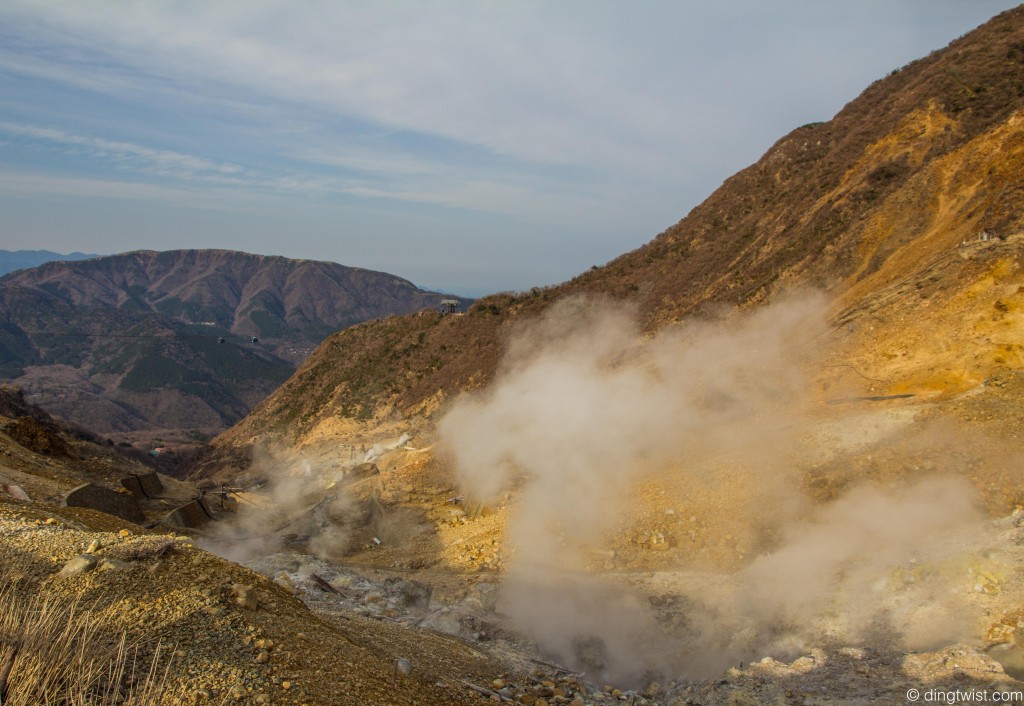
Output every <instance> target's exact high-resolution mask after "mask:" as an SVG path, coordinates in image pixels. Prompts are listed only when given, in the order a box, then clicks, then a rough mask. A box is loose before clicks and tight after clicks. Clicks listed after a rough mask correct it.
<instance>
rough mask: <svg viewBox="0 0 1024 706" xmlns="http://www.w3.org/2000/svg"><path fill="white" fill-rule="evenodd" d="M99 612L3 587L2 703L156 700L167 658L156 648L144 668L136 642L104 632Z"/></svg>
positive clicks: (36, 705) (138, 705) (68, 705)
mask: <svg viewBox="0 0 1024 706" xmlns="http://www.w3.org/2000/svg"><path fill="white" fill-rule="evenodd" d="M106 622H107V621H106V619H105V617H104V616H103V614H102V611H97V610H91V609H87V608H84V607H83V606H81V605H80V604H79V603H78V601H74V600H62V599H58V598H53V597H52V596H40V595H36V596H34V597H31V598H27V597H25V596H24V595H21V594H19V593H16V592H15V591H14V590H12V589H11V588H10V587H5V588H3V589H0V703H2V704H3V706H58V705H59V706H108V705H110V706H112V705H113V704H120V705H122V706H151V705H152V706H156V705H157V704H160V703H162V702H163V700H164V692H165V685H166V679H167V675H168V671H169V669H170V666H171V663H170V659H169V658H168V659H167V660H166V666H165V667H164V669H163V670H162V673H161V669H160V666H159V665H160V662H161V661H164V660H162V659H161V652H162V651H163V650H162V648H161V647H160V646H157V648H156V651H155V654H154V657H153V659H152V661H151V662H150V665H149V667H148V668H145V667H143V666H142V665H141V664H140V659H139V656H140V655H139V649H138V646H134V647H133V646H131V645H129V644H127V641H126V639H125V635H124V634H123V633H122V634H120V636H116V635H114V636H112V633H111V631H109V630H105V629H104V627H105V623H106Z"/></svg>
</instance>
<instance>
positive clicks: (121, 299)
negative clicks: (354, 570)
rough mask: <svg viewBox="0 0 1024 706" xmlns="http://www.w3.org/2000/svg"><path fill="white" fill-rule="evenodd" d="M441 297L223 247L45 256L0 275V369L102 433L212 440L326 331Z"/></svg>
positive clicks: (379, 278) (401, 283)
mask: <svg viewBox="0 0 1024 706" xmlns="http://www.w3.org/2000/svg"><path fill="white" fill-rule="evenodd" d="M446 298H448V297H447V296H446V295H441V294H436V293H432V292H426V291H423V290H420V289H418V288H417V287H415V286H414V285H413V284H412V283H411V282H408V281H407V280H404V279H401V278H399V277H396V276H394V275H389V274H386V273H381V272H372V271H369V270H363V269H358V268H352V267H345V266H343V265H338V264H335V263H330V262H316V261H310V260H290V259H287V258H283V257H264V256H259V255H250V254H247V253H240V252H232V251H225V250H179V251H171V252H153V251H137V252H131V253H125V254H122V255H114V256H109V257H99V258H94V259H91V260H87V261H82V262H51V263H47V264H44V265H42V266H40V267H37V268H34V269H30V270H22V271H19V272H15V273H11V274H9V275H7V276H6V277H3V278H0V312H2V314H0V316H2V326H0V369H2V371H3V374H4V375H5V377H7V378H8V379H10V380H12V381H14V382H15V383H16V384H19V385H21V386H23V387H25V388H26V391H28V392H29V393H30V394H35V395H37V396H36V397H34V398H33V401H34V402H37V403H38V404H40V405H42V406H43V407H45V408H46V409H47V410H49V411H50V412H52V413H55V414H58V415H60V416H62V417H64V418H67V419H71V420H74V421H77V422H79V423H81V424H83V425H84V426H87V427H90V428H94V429H97V430H98V431H100V432H101V433H104V434H109V433H118V432H130V431H140V430H151V431H153V432H156V433H158V434H162V432H163V431H164V430H171V432H173V431H174V430H178V431H182V430H186V431H187V430H191V431H192V432H193V433H199V434H212V433H216V432H217V431H220V430H221V429H223V428H225V427H226V426H229V425H230V424H232V423H233V422H235V421H237V420H238V419H239V418H240V417H241V416H243V415H244V414H245V413H246V411H247V410H248V409H249V408H250V407H251V406H252V405H253V404H255V403H256V402H257V401H259V400H260V399H262V398H263V397H265V396H266V395H267V394H268V393H269V392H270V391H271V390H273V389H274V388H275V387H276V386H277V385H279V384H280V383H281V382H282V381H283V380H284V379H285V378H287V377H288V375H289V374H290V373H291V372H292V370H293V369H294V365H295V364H296V363H297V362H299V361H301V360H302V359H303V358H304V357H305V356H306V355H307V354H308V353H309V351H311V350H312V349H313V348H314V347H315V346H316V345H317V344H318V343H319V342H320V341H321V340H323V338H324V337H325V336H327V335H328V334H330V333H332V332H334V331H337V330H339V329H343V328H345V327H346V326H349V325H351V324H353V323H357V322H360V321H365V320H367V319H372V318H375V317H380V316H386V315H390V314H395V313H408V312H412V311H418V310H420V309H424V308H432V307H437V306H438V305H439V304H440V302H441V301H442V300H443V299H446ZM463 301H467V300H463ZM221 339H223V342H221ZM164 436H166V434H165V435H164Z"/></svg>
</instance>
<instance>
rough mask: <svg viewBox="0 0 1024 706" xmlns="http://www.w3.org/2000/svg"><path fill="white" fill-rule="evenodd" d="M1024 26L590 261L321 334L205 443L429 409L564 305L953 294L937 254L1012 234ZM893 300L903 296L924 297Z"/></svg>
mask: <svg viewBox="0 0 1024 706" xmlns="http://www.w3.org/2000/svg"><path fill="white" fill-rule="evenodd" d="M1022 17H1024V9H1020V8H1018V9H1016V10H1013V11H1010V12H1007V13H1004V14H1003V15H1000V16H999V17H996V18H995V19H993V20H992V21H991V22H989V23H988V24H986V25H984V26H983V27H981V28H979V29H978V30H976V31H974V32H972V33H970V34H969V35H967V36H965V37H963V38H961V39H959V40H957V41H955V42H953V43H952V44H951V45H950V46H949V47H947V48H945V49H943V50H941V51H936V52H934V53H933V54H931V55H930V56H928V57H926V58H923V59H920V60H918V61H915V62H913V63H911V64H909V65H907V66H905V67H903V68H902V69H899V70H897V71H894V72H893V73H892V74H890V75H889V76H888V77H886V78H884V79H882V80H879V81H877V82H876V83H874V84H872V85H871V86H870V87H869V88H868V89H867V90H866V91H865V92H864V93H863V94H862V95H861V96H859V97H858V98H857V99H856V100H854V101H852V102H851V103H850V104H849V105H847V106H846V107H845V108H844V109H843V110H842V111H841V112H840V113H839V114H838V115H837V116H835V118H833V119H832V120H830V121H828V122H825V123H817V124H812V125H806V126H803V127H800V128H797V129H796V130H794V131H793V132H792V133H790V134H789V135H787V136H786V137H784V138H782V139H781V140H779V141H778V142H777V143H776V144H775V145H774V146H772V148H771V149H769V150H768V152H767V153H766V154H765V155H764V156H763V157H762V158H761V159H760V160H759V161H758V162H757V163H756V164H754V165H752V166H750V167H748V168H747V169H745V170H743V171H741V172H740V173H738V174H737V175H735V176H734V177H732V178H731V179H729V180H727V181H726V182H725V183H724V184H723V185H722V187H721V188H719V189H718V190H717V191H716V192H715V193H714V194H712V195H711V196H710V197H709V198H708V199H707V201H705V202H704V203H703V204H701V205H700V206H698V207H697V208H695V209H694V210H693V211H692V212H691V213H690V214H689V215H688V216H687V217H686V218H684V219H683V220H681V221H680V222H679V223H678V224H676V225H675V226H673V227H672V228H670V229H668V230H667V231H665V232H664V233H662V234H660V235H659V236H657V237H656V238H655V239H654V240H653V241H651V242H650V243H648V244H646V245H644V246H642V247H640V248H638V249H637V250H635V251H633V252H630V253H627V254H625V255H623V256H622V257H619V258H617V259H615V260H613V261H612V262H610V263H608V264H607V265H605V266H603V267H597V268H594V269H592V270H590V271H588V272H586V273H583V274H581V275H580V276H578V277H576V278H575V279H573V280H572V281H570V282H567V283H565V284H563V285H560V286H558V287H553V288H548V289H543V290H533V291H530V292H525V293H520V294H516V295H494V296H491V297H488V298H486V299H484V300H480V301H478V302H477V303H476V304H475V305H474V306H473V307H472V308H471V309H470V310H469V311H468V313H467V314H466V315H465V316H460V317H442V316H437V315H434V314H430V313H422V314H418V315H412V316H407V317H393V318H390V319H387V320H384V321H378V322H372V323H369V324H363V325H360V326H356V327H353V328H351V329H349V330H347V331H345V332H343V333H341V334H338V335H335V336H332V337H330V338H329V339H327V341H325V343H324V345H323V346H322V347H321V348H320V349H318V350H317V352H316V353H315V354H314V355H313V356H312V357H311V358H310V359H309V360H308V361H307V362H306V363H305V364H304V366H303V367H302V368H301V369H300V370H299V371H298V373H297V374H296V375H295V376H293V377H292V378H291V379H290V380H289V381H288V382H287V383H285V384H284V385H283V386H282V387H281V388H280V389H279V390H278V391H277V392H275V394H274V395H272V396H271V397H270V398H269V399H267V400H266V401H265V402H264V403H262V404H260V405H259V406H258V407H257V408H256V409H254V410H253V413H252V414H251V415H250V416H248V417H247V418H246V419H245V420H244V421H243V422H241V423H240V424H239V425H238V426H236V427H235V428H233V429H232V430H230V431H229V432H228V433H227V434H225V435H223V436H222V437H221V438H220V439H218V441H217V442H216V443H217V445H218V446H219V447H220V448H222V449H227V448H229V447H230V448H238V447H244V446H246V445H248V444H250V443H251V442H252V441H254V440H256V439H260V440H261V441H266V440H267V438H268V437H274V436H277V437H280V438H281V439H282V440H284V441H285V442H286V443H294V442H301V441H302V440H303V439H304V438H307V437H309V436H310V435H315V434H317V433H318V432H317V429H318V428H319V427H321V426H322V427H323V430H329V429H330V428H334V427H337V428H338V429H340V430H342V431H343V432H344V431H345V430H348V429H350V428H352V425H353V424H355V425H357V426H360V428H364V429H366V428H372V427H373V425H374V423H375V421H374V420H378V421H379V420H382V419H388V418H393V417H396V416H397V417H419V416H422V415H423V414H427V415H428V416H429V415H431V414H432V413H433V412H435V411H437V410H439V409H442V408H443V403H444V402H445V401H450V400H451V399H452V398H453V396H454V395H456V394H457V393H458V392H459V391H462V390H470V389H476V388H479V387H481V386H483V385H485V384H486V383H487V382H488V381H489V380H491V379H492V378H493V376H494V373H495V370H496V369H497V365H498V361H499V359H500V355H501V351H502V347H503V345H504V341H505V338H506V336H507V334H508V331H509V330H510V329H511V328H512V327H514V326H515V325H516V323H517V322H518V321H520V320H523V319H529V318H531V317H535V316H537V315H538V314H540V313H541V312H542V311H544V310H546V309H547V308H548V307H549V306H550V305H551V303H553V302H555V301H557V300H559V299H561V298H564V297H566V296H570V295H573V294H580V293H584V294H591V295H601V296H609V297H612V298H614V299H616V300H622V301H627V302H630V303H632V304H633V305H634V306H636V307H637V309H638V310H639V316H640V318H641V321H642V324H643V326H644V328H645V329H647V330H656V329H659V328H661V327H663V326H665V325H667V324H671V323H673V322H678V321H681V320H683V319H685V318H686V317H689V316H698V317H700V316H708V315H714V314H717V313H720V312H721V311H722V310H723V307H724V308H728V307H736V306H738V307H747V306H750V305H753V304H757V303H761V302H765V301H770V300H771V299H772V298H773V297H775V296H776V295H777V294H778V293H780V292H783V291H786V290H787V289H790V288H792V287H796V286H801V285H803V286H814V287H818V288H821V289H823V290H824V291H825V292H827V293H828V294H829V296H830V297H832V298H833V299H834V300H835V301H836V307H837V311H838V308H844V309H845V310H847V311H849V312H855V311H857V307H858V305H864V306H866V305H867V302H868V301H870V300H871V298H872V297H874V296H877V295H878V292H880V291H881V290H883V289H884V288H886V287H888V286H891V285H893V284H894V283H898V282H902V281H906V280H913V279H915V278H918V277H925V276H926V277H928V278H930V281H929V285H928V287H927V291H936V290H941V291H949V290H963V289H965V288H966V285H967V282H968V280H969V279H970V277H972V276H973V275H972V273H971V271H970V266H969V262H968V261H967V260H956V259H953V260H951V261H950V264H949V266H945V267H942V268H941V269H940V270H937V271H930V270H929V268H930V267H932V265H933V263H934V261H935V260H936V259H937V258H938V259H942V258H946V257H948V256H949V255H951V254H953V253H955V252H957V249H958V247H959V246H960V244H961V243H964V242H972V241H977V240H980V239H982V238H989V239H992V238H995V239H1000V240H1003V239H1010V238H1012V237H1013V236H1015V235H1016V234H1017V233H1019V232H1020V231H1021V229H1022V214H1024V211H1022V204H1024V198H1022V189H1024V181H1022V177H1021V175H1022V174H1024V168H1022V167H1024V164H1022V160H1024V148H1022V132H1024V123H1022V120H1024V115H1022V114H1021V112H1020V111H1021V109H1022V107H1024V22H1022ZM964 268H967V269H966V270H965V269H964ZM925 273H928V274H927V275H926V274H925ZM903 293H904V294H905V295H907V296H908V299H907V301H910V302H917V301H918V299H919V298H920V294H921V293H920V292H919V291H916V290H915V292H905V291H904V292H903ZM930 312H931V313H932V315H933V316H935V317H938V318H941V319H942V320H943V321H947V322H949V323H952V319H951V318H950V316H959V314H955V313H954V312H950V316H943V314H942V313H941V312H940V311H938V310H937V309H936V308H932V309H931V310H930ZM854 315H855V314H852V313H851V314H849V315H847V316H845V317H844V318H843V320H842V323H843V324H846V323H851V322H849V321H847V319H848V318H849V317H850V316H854ZM837 321H838V319H837ZM934 364H935V365H942V364H943V363H942V362H941V361H938V360H936V361H934ZM1009 365H1014V364H1013V363H1009ZM985 374H986V373H985V371H984V370H980V369H979V370H976V371H973V372H972V375H973V376H974V377H975V378H978V376H980V378H984V377H985ZM875 377H882V376H875ZM325 433H329V432H328V431H325Z"/></svg>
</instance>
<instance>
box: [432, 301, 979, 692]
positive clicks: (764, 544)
mask: <svg viewBox="0 0 1024 706" xmlns="http://www.w3.org/2000/svg"><path fill="white" fill-rule="evenodd" d="M825 308H826V307H825V301H824V299H823V298H822V297H820V296H817V295H805V296H800V297H794V298H790V299H788V300H786V301H783V302H781V303H779V304H776V305H773V306H769V307H763V308H760V309H758V310H756V311H753V312H751V313H748V314H743V315H739V314H737V315H734V316H731V317H727V318H725V319H723V320H720V321H716V322H713V323H688V324H686V325H685V326H679V327H673V328H670V329H668V330H667V331H665V332H663V333H660V334H658V335H655V336H644V335H642V333H641V332H640V330H639V329H638V327H637V325H636V323H635V316H634V312H633V311H632V310H631V309H629V308H628V307H625V306H622V305H619V304H613V303H609V302H607V301H594V300H588V299H583V298H576V299H570V300H567V301H563V302H561V303H560V304H558V305H556V306H555V307H553V308H552V309H551V311H550V312H549V313H548V314H547V315H546V316H545V317H543V318H542V319H540V320H538V321H535V322H533V323H531V324H529V325H527V326H525V327H523V328H521V329H520V330H519V331H518V332H517V334H516V335H515V336H514V337H513V338H512V340H511V343H510V346H509V350H508V354H507V356H506V359H505V361H504V364H503V367H502V369H501V370H500V371H499V374H498V376H497V378H496V380H495V382H494V384H493V385H492V386H491V387H490V388H489V389H487V390H485V391H483V392H482V393H479V394H477V395H474V396H470V397H466V398H463V399H461V400H459V401H458V402H457V403H456V404H455V405H454V406H453V408H452V409H451V411H450V412H449V413H448V414H447V415H446V417H445V418H444V419H443V420H442V422H441V423H440V425H439V433H440V436H441V439H442V445H443V447H444V448H445V449H446V452H447V453H448V455H449V456H450V458H451V460H452V461H453V463H454V466H455V468H456V472H457V474H458V478H459V481H460V483H461V484H462V486H463V488H464V489H465V492H466V493H467V494H470V495H472V496H474V497H475V498H477V499H478V500H480V501H483V502H488V501H492V500H494V499H495V498H498V497H499V496H500V495H501V494H502V493H503V492H506V491H508V490H514V491H515V494H514V495H515V498H516V499H515V506H514V510H513V515H512V518H511V519H510V521H509V526H508V528H507V536H506V541H507V542H508V544H509V545H510V546H509V549H510V552H511V556H512V559H511V560H510V564H509V566H508V572H507V577H506V581H505V584H504V588H503V598H502V604H501V605H500V608H501V610H502V611H503V612H504V613H506V614H507V615H509V617H510V620H511V621H512V622H513V623H514V624H515V626H516V627H518V628H520V629H522V630H524V631H526V632H527V633H528V634H530V635H531V636H532V637H534V638H535V639H536V640H537V641H538V643H540V644H541V645H542V647H544V648H545V649H546V650H547V651H548V652H549V653H550V654H552V655H553V656H554V657H556V658H558V659H562V660H565V661H567V662H571V663H573V664H574V665H576V666H579V667H582V668H584V669H587V670H588V673H589V674H590V675H591V676H594V677H598V676H599V675H600V676H603V677H605V678H611V677H614V678H617V679H623V680H630V679H632V680H639V679H641V678H644V677H645V676H649V675H650V674H652V673H660V674H662V675H669V676H673V677H674V676H681V675H684V674H685V675H687V676H690V677H697V676H709V675H712V674H715V673H716V672H719V671H720V670H721V669H722V668H723V667H725V666H728V665H729V664H735V663H737V662H738V661H740V660H742V659H750V658H752V657H757V656H763V655H765V654H770V653H773V652H775V653H777V652H779V651H785V650H790V649H799V648H800V647H801V646H802V644H803V641H806V640H810V639H819V638H821V637H822V636H824V637H826V638H831V639H836V640H840V641H844V640H848V641H863V640H866V639H869V638H870V639H876V638H877V639H881V638H880V636H884V637H885V639H886V640H889V641H891V642H894V643H899V644H903V645H908V646H912V647H919V646H923V645H926V644H927V643H929V641H930V640H933V639H935V640H938V639H948V638H950V637H951V636H955V635H956V633H957V632H958V631H959V630H961V629H962V628H963V627H964V626H963V625H962V622H963V621H960V620H954V619H953V618H952V616H953V615H955V614H961V615H962V614H963V613H962V611H959V613H958V606H956V605H954V601H953V599H952V598H951V594H950V591H949V590H948V584H949V581H948V576H946V575H945V574H943V573H942V571H939V570H933V571H932V570H930V571H929V572H923V573H922V572H918V573H919V574H920V575H916V576H915V578H914V581H913V582H912V583H913V584H914V585H913V586H911V587H909V588H907V587H905V586H904V587H901V588H906V589H907V590H905V591H903V593H902V594H900V595H902V599H900V600H895V599H894V601H890V602H885V601H882V600H880V599H879V597H878V591H879V590H880V588H879V587H880V586H883V585H887V582H889V583H891V582H892V581H893V580H894V579H893V576H895V575H903V574H899V571H901V570H902V568H901V567H910V568H909V569H907V570H908V571H910V570H912V569H913V567H914V566H918V567H920V566H923V565H925V564H927V565H928V566H936V565H939V564H942V562H943V561H946V559H948V557H949V555H950V553H951V551H953V550H954V549H956V550H959V549H957V548H956V547H954V545H953V543H952V542H951V541H950V540H949V539H948V537H946V534H948V533H950V532H954V533H958V536H960V537H961V538H962V537H963V534H964V533H963V530H965V529H966V528H973V527H976V526H977V525H978V523H979V521H980V519H981V517H982V516H981V513H980V511H979V510H978V509H977V508H976V506H975V504H974V502H973V500H972V498H973V491H972V489H971V488H970V487H969V485H968V484H967V483H966V482H964V481H960V480H956V479H950V478H939V479H936V480H931V481H925V482H924V483H922V484H919V485H917V486H915V487H912V488H910V489H908V490H904V491H900V492H883V491H881V490H878V489H871V488H863V489H859V490H854V491H853V492H850V493H848V494H847V495H845V496H844V497H842V498H841V499H840V500H838V501H837V502H835V503H833V504H831V505H829V506H825V507H819V508H813V507H811V506H809V503H808V501H807V500H806V499H805V494H804V493H802V492H801V491H800V482H801V479H802V475H801V474H802V472H803V471H804V470H806V465H807V463H809V459H812V458H819V457H820V453H819V452H818V451H817V450H816V449H815V448H814V447H815V445H816V442H815V437H814V434H813V433H812V429H813V427H814V425H815V424H817V423H819V422H820V420H817V419H815V417H814V416H813V415H814V414H815V413H816V412H815V411H814V408H813V406H812V405H811V402H812V399H811V398H812V395H810V394H809V390H810V389H811V387H812V386H811V379H812V374H813V370H814V364H815V363H816V362H817V359H818V356H819V354H820V350H819V348H820V344H819V342H820V341H822V340H825V339H826V338H827V337H823V336H822V335H821V334H822V333H824V332H825V331H826V330H827V329H826V323H825ZM819 407H820V405H819ZM666 475H667V476H668V478H669V481H668V482H667V487H669V489H670V492H671V493H674V495H673V497H675V498H677V499H678V502H679V504H680V506H681V507H683V506H685V507H686V508H688V509H687V513H689V512H690V511H692V510H693V509H694V508H697V509H703V510H704V511H705V512H709V513H712V514H713V513H714V512H718V513H722V512H728V513H735V515H736V516H735V517H733V518H731V520H732V521H733V523H734V526H736V527H737V528H738V529H737V533H739V534H742V533H745V535H744V536H748V537H753V538H754V539H753V540H752V545H751V546H753V547H754V549H755V552H756V553H758V554H760V556H758V557H757V558H755V559H754V560H753V561H750V560H747V561H746V562H745V564H746V566H745V568H743V569H742V570H741V571H739V572H737V573H734V574H732V575H731V576H729V577H728V578H721V577H719V578H716V579H714V580H711V579H709V580H707V581H705V582H703V583H700V582H698V583H696V584H694V583H693V582H690V583H688V584H686V585H679V586H668V588H670V589H671V591H673V592H676V593H678V594H680V595H682V596H683V597H684V600H683V601H682V604H681V605H682V607H681V608H680V613H681V614H680V615H676V616H674V617H675V618H676V619H675V621H674V622H672V624H671V626H670V627H671V629H668V628H669V626H668V625H667V622H666V620H665V619H664V618H665V616H663V615H662V616H656V615H655V614H654V613H653V612H652V609H651V605H650V603H648V601H647V600H646V598H645V597H642V596H638V595H635V594H633V593H631V592H629V591H627V590H625V589H624V588H623V582H622V581H621V580H618V579H615V580H613V579H612V578H609V577H604V576H602V575H599V574H597V573H594V572H593V571H592V569H593V568H594V567H593V563H592V561H591V559H592V557H593V556H594V555H595V552H601V551H602V550H603V549H604V548H605V547H606V546H607V544H608V542H609V540H610V539H611V538H612V537H613V536H615V534H616V533H621V532H624V531H628V527H629V523H630V522H631V521H632V519H634V518H635V517H636V516H637V512H638V511H637V509H636V507H634V505H633V499H634V498H635V497H636V495H635V493H636V488H637V486H638V484H640V483H642V482H644V481H645V480H646V479H649V478H652V477H655V476H658V477H661V478H662V479H663V480H664V478H665V477H666ZM726 483H728V484H731V485H729V487H730V488H732V490H731V491H730V492H731V494H732V495H731V497H733V498H735V502H734V503H730V504H729V505H728V506H727V507H725V508H723V507H710V506H706V503H705V505H702V504H701V503H702V498H705V497H706V493H707V489H708V488H709V487H712V488H713V487H715V486H716V485H720V486H723V487H724V486H725V484H726ZM936 508H941V511H938V512H937V511H936V510H935V509H936ZM674 541H675V542H676V543H677V544H682V543H684V542H685V541H687V540H685V538H682V537H678V538H676V539H675V540H674ZM957 547H959V545H957ZM681 551H682V550H680V552H681ZM680 555H683V554H682V553H681V554H680ZM733 560H735V557H733ZM734 563H735V562H734ZM678 568H680V569H684V568H686V567H685V566H679V567H678ZM894 572H896V574H894ZM666 581H670V579H666ZM901 601H902V602H901ZM921 606H926V607H927V611H926V612H927V620H926V621H922V620H918V619H917V618H920V617H921V616H922V615H923V613H921V610H923V608H921ZM923 623H927V624H928V626H929V629H927V630H925V629H922V628H921V625H922V624H923ZM869 633H870V634H869Z"/></svg>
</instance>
